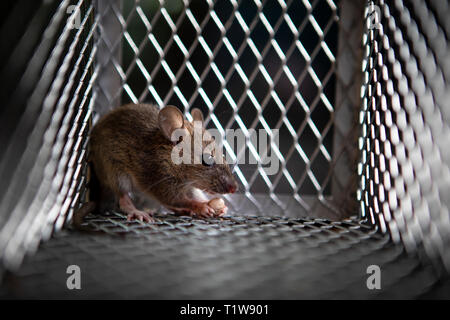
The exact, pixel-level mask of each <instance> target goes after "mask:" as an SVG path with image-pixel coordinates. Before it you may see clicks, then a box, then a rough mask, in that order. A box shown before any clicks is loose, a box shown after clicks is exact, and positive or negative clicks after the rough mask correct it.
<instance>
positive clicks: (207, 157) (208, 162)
mask: <svg viewBox="0 0 450 320" xmlns="http://www.w3.org/2000/svg"><path fill="white" fill-rule="evenodd" d="M202 164H203V165H204V166H208V167H210V166H212V165H214V164H215V161H214V157H213V156H212V155H211V154H209V153H204V154H203V156H202Z"/></svg>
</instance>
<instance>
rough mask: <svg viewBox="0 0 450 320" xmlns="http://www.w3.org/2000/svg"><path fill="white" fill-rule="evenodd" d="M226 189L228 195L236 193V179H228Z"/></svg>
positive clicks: (225, 184)
mask: <svg viewBox="0 0 450 320" xmlns="http://www.w3.org/2000/svg"><path fill="white" fill-rule="evenodd" d="M224 187H225V191H226V192H227V193H235V192H236V190H237V188H238V185H237V183H236V181H235V180H234V179H226V180H225V183H224Z"/></svg>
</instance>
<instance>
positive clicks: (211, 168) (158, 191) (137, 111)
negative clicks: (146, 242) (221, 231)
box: [73, 104, 237, 225]
mask: <svg viewBox="0 0 450 320" xmlns="http://www.w3.org/2000/svg"><path fill="white" fill-rule="evenodd" d="M191 115H192V117H193V119H194V121H199V122H200V123H201V124H202V125H201V131H202V133H203V134H205V129H204V127H203V115H202V112H201V111H200V110H199V109H193V110H192V112H191ZM177 129H181V130H184V131H183V132H185V134H188V135H191V137H192V139H191V141H192V143H193V142H194V139H193V132H194V122H189V121H188V120H186V119H185V118H184V117H183V114H182V113H181V111H180V110H179V109H178V108H176V107H174V106H166V107H164V108H163V109H161V110H159V108H158V107H156V106H154V105H150V104H128V105H124V106H121V107H118V108H116V109H114V110H112V111H111V112H109V113H108V114H106V115H105V116H103V117H102V118H101V119H100V120H99V121H98V123H97V124H96V125H95V126H94V127H93V129H92V132H91V136H90V150H91V153H90V156H89V158H90V162H91V164H92V166H93V170H94V172H95V176H96V177H97V180H98V184H99V188H100V194H101V197H100V200H99V201H100V202H102V201H103V202H105V201H109V202H110V203H113V204H115V205H116V207H118V208H119V209H121V210H122V211H123V212H124V213H126V214H127V217H128V220H131V219H138V220H140V221H146V222H149V221H152V218H151V216H152V212H150V211H143V210H139V209H137V208H136V206H135V203H134V201H133V194H141V195H142V194H144V195H145V196H147V197H150V198H153V199H156V200H157V201H158V202H159V203H161V204H162V205H163V206H165V207H166V208H168V209H170V210H172V211H174V212H176V213H183V214H190V215H195V216H199V217H211V216H215V215H216V216H220V215H223V214H224V213H225V212H226V211H227V207H226V206H222V207H221V209H220V210H217V208H216V207H214V205H213V206H210V203H211V202H210V201H209V199H208V198H207V197H205V196H204V193H203V192H206V193H209V194H225V193H233V192H235V191H236V189H237V183H236V180H235V179H234V177H233V175H232V173H231V170H230V168H229V166H228V164H227V163H226V162H223V163H217V162H215V161H214V159H213V158H212V157H214V154H213V153H214V149H213V151H208V154H202V156H201V159H202V160H201V163H197V164H194V163H188V164H185V163H181V164H176V163H174V162H173V161H172V158H171V155H172V151H173V148H174V147H175V146H176V145H177V144H178V143H180V141H182V140H183V138H180V139H179V140H178V141H172V140H171V139H172V134H173V132H174V130H177ZM206 136H207V135H206V134H205V137H206ZM186 141H188V140H186ZM207 142H209V143H210V142H211V141H206V142H202V143H201V145H202V147H203V148H204V147H205V146H206V143H207ZM213 145H214V144H213ZM192 150H193V149H192ZM204 150H206V149H204ZM201 152H203V150H201ZM210 153H212V154H210ZM192 156H194V153H193V155H192ZM205 156H206V158H208V157H209V158H208V161H204V159H205ZM197 162H198V161H197ZM108 195H109V196H110V197H109V199H108ZM111 200H112V201H111ZM98 204H99V205H100V207H104V204H102V203H98ZM94 207H99V206H97V204H96V203H95V202H88V203H87V204H85V205H84V206H83V207H82V208H80V209H79V210H78V212H77V213H75V215H74V219H73V221H74V224H75V225H80V224H81V223H82V218H83V217H84V216H85V215H86V214H88V213H89V212H91V211H92V210H93V209H94Z"/></svg>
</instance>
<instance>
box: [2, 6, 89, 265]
mask: <svg viewBox="0 0 450 320" xmlns="http://www.w3.org/2000/svg"><path fill="white" fill-rule="evenodd" d="M69 5H70V2H69V1H63V2H61V3H60V4H59V5H56V4H55V3H48V4H47V5H46V6H47V7H45V5H44V6H43V7H41V8H40V10H38V11H37V12H35V14H36V15H38V16H39V17H38V18H37V19H42V20H44V21H46V22H47V23H48V25H45V24H43V25H42V27H43V29H44V30H43V34H44V37H43V38H42V40H41V41H40V42H38V46H37V48H36V49H35V51H34V52H32V54H31V55H30V56H28V57H27V58H28V59H27V60H24V62H23V67H24V68H25V71H24V73H23V76H22V77H21V78H20V81H19V82H18V83H17V87H16V90H15V91H14V92H13V93H12V94H11V95H10V97H9V99H10V100H9V104H7V108H6V111H5V113H7V112H12V111H11V110H14V109H15V108H16V109H19V110H22V112H21V113H20V114H17V115H16V118H13V117H9V116H8V114H6V115H5V117H4V118H2V121H8V122H12V123H14V125H15V126H14V127H13V128H12V133H11V134H10V136H9V139H8V141H2V142H5V146H4V149H3V150H4V153H3V157H2V161H1V163H0V174H1V176H2V179H3V181H2V184H1V185H0V190H1V192H0V199H1V202H0V212H1V214H0V228H1V229H0V253H1V257H2V259H3V262H4V263H5V264H6V266H7V267H8V268H15V267H17V266H18V265H20V262H21V261H22V258H23V256H24V254H25V253H27V252H30V251H31V252H32V251H33V250H35V249H36V247H37V245H38V244H39V241H40V240H41V239H48V238H49V237H50V236H51V234H52V232H53V231H54V230H59V229H61V227H62V225H63V223H64V220H65V219H66V216H67V214H68V213H69V211H70V209H72V210H73V208H74V207H76V206H77V204H78V203H79V201H80V200H81V199H80V196H81V192H82V191H84V188H83V184H84V183H85V178H84V175H85V171H86V160H85V159H86V151H85V149H86V142H87V132H88V129H89V121H90V114H91V109H92V105H90V103H91V102H92V100H91V98H92V84H93V83H94V81H95V78H96V74H97V70H95V69H93V66H92V63H93V60H94V57H95V54H96V46H95V44H94V40H93V33H94V30H95V29H96V26H97V22H96V21H94V20H93V18H94V12H93V7H92V5H91V4H89V3H85V2H84V1H78V2H77V3H76V7H75V9H76V10H74V11H73V12H72V14H68V13H67V12H68V8H69ZM49 7H52V9H50V8H49ZM48 11H50V12H51V14H50V15H48V16H45V13H46V12H48ZM77 12H80V16H77ZM78 17H79V18H80V26H79V28H75V29H72V28H71V26H72V23H75V22H76V19H78ZM45 19H47V20H45ZM33 28H36V26H35V25H30V26H29V27H28V29H27V30H26V32H25V33H26V34H28V33H29V32H30V31H29V30H30V29H33ZM27 32H28V33H27ZM39 35H40V34H39ZM31 40H34V39H29V38H27V37H24V38H23V39H22V41H21V42H19V43H18V44H17V48H20V47H21V46H25V45H26V44H27V42H28V41H31ZM14 58H15V57H14V56H12V59H14ZM13 61H14V60H13ZM6 76H8V75H6ZM27 91H28V92H29V96H25V94H24V93H25V92H27Z"/></svg>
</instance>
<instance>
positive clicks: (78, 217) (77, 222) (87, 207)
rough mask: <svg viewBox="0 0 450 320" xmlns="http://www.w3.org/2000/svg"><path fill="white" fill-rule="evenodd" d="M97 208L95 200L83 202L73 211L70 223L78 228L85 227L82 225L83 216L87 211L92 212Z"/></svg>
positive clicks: (82, 228)
mask: <svg viewBox="0 0 450 320" xmlns="http://www.w3.org/2000/svg"><path fill="white" fill-rule="evenodd" d="M96 209H97V202H95V201H89V202H86V203H83V205H82V206H81V207H80V208H78V210H76V211H75V213H74V214H73V217H72V225H73V226H74V227H75V228H76V229H78V230H84V229H86V227H84V226H82V224H83V222H84V217H86V216H87V215H88V214H89V213H91V212H94V211H95V210H96Z"/></svg>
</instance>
